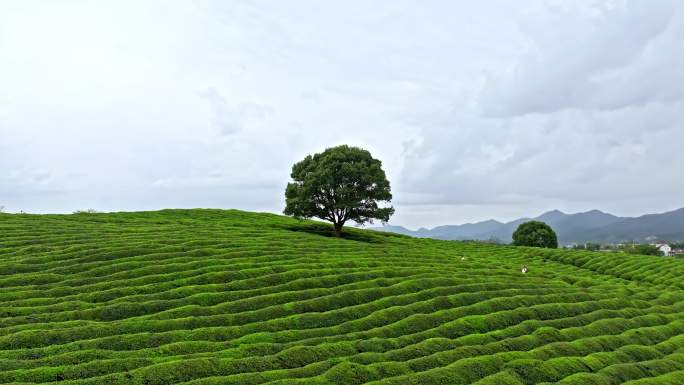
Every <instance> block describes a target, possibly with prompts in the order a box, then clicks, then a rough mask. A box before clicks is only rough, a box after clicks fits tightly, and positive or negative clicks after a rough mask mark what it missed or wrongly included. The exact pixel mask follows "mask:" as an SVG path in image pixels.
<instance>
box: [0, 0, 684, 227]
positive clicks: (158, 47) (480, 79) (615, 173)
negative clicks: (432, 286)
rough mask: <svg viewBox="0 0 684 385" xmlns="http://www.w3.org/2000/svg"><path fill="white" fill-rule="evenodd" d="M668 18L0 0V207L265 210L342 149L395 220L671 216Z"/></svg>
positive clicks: (598, 5)
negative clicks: (348, 147) (357, 149)
mask: <svg viewBox="0 0 684 385" xmlns="http://www.w3.org/2000/svg"><path fill="white" fill-rule="evenodd" d="M554 3H555V4H556V5H553V4H554ZM549 4H552V5H549ZM682 20H683V17H682V6H681V5H680V4H679V3H678V2H675V1H670V2H667V1H660V0H658V1H653V2H650V1H649V2H643V1H642V2H635V1H599V2H596V1H586V2H585V1H582V2H572V3H569V2H562V1H561V2H558V1H555V2H549V1H543V0H529V1H525V2H510V1H505V0H486V1H481V2H476V3H464V2H453V1H446V0H443V1H442V0H433V1H427V2H421V3H420V4H419V3H416V2H413V1H384V2H382V1H381V2H366V1H351V2H337V3H335V2H325V3H321V2H318V1H298V2H280V1H266V0H263V1H250V2H240V1H237V2H220V1H208V0H207V1H199V2H187V1H161V0H160V1H146V2H137V1H118V2H110V3H97V4H95V3H88V2H82V1H60V2H58V3H56V2H40V1H28V0H27V1H22V2H4V3H2V4H0V84H2V87H0V171H1V172H0V174H1V175H0V182H1V183H2V185H0V204H2V205H5V206H6V207H7V209H8V210H14V211H18V210H26V211H41V212H55V211H57V212H69V211H73V210H76V209H84V208H94V209H98V210H137V209H156V208H163V207H236V208H242V209H248V210H268V211H275V212H278V211H280V210H281V209H282V206H283V189H284V186H285V184H286V183H287V179H288V177H289V173H290V167H291V165H292V164H293V163H294V162H296V161H298V160H300V159H301V158H303V157H304V156H305V155H307V154H309V153H312V152H315V151H320V150H322V149H324V148H326V147H329V146H334V145H337V144H340V143H349V144H352V145H358V146H362V147H365V148H368V149H369V150H370V151H371V152H372V153H373V154H374V155H375V156H376V157H378V158H380V159H382V160H383V165H384V167H385V169H386V171H387V173H388V175H389V177H390V180H391V182H392V186H393V190H394V195H395V200H396V202H395V207H396V208H397V214H396V215H395V220H394V222H396V223H398V224H406V225H410V226H414V227H415V226H420V225H434V224H441V223H459V222H463V221H466V220H477V219H486V218H488V217H496V218H500V219H505V218H510V217H513V216H520V215H532V214H535V213H538V212H539V211H541V210H542V209H544V208H560V209H565V210H572V209H575V208H576V209H589V208H595V207H596V208H601V209H607V210H614V211H616V212H617V213H621V214H624V213H633V212H637V211H638V212H644V211H662V210H664V209H667V208H673V206H677V205H679V206H681V205H682V202H680V201H679V198H678V196H677V194H675V192H676V191H681V190H682V188H684V186H683V185H682V183H683V182H682V180H681V178H676V177H673V176H672V175H673V174H676V173H677V172H678V170H677V167H678V165H681V164H684V159H683V158H682V155H681V153H682V151H679V150H678V149H677V146H678V143H681V142H682V140H683V139H684V137H682V135H683V134H682V133H683V132H684V130H683V129H682V124H684V116H682V112H681V111H683V110H684V109H682V103H683V102H682V96H683V95H682V92H684V91H682V90H684V72H682V71H679V70H678V69H679V68H681V67H682V64H684V63H682V60H684V59H683V58H684V52H683V51H682V50H684V48H683V47H684V46H682V45H681V44H680V43H681V41H683V40H684V39H683V31H684V23H683V21H682ZM17 173H20V174H17ZM638 180H647V181H649V183H652V184H653V185H655V186H659V187H658V188H655V189H654V188H653V187H652V186H653V185H650V184H649V183H643V184H642V183H636V182H635V181H638Z"/></svg>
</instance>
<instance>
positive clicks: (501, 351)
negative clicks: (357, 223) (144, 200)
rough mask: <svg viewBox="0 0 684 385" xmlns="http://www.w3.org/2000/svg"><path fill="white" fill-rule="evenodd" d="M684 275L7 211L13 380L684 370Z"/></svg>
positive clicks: (681, 264) (266, 227)
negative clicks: (522, 269) (525, 270)
mask: <svg viewBox="0 0 684 385" xmlns="http://www.w3.org/2000/svg"><path fill="white" fill-rule="evenodd" d="M523 265H526V266H528V267H529V272H528V273H527V274H524V275H523V274H521V272H520V268H521V267H522V266H523ZM683 274H684V260H678V259H671V258H661V257H646V256H630V255H622V254H601V253H591V252H580V251H562V250H550V249H532V248H514V247H507V246H496V245H488V244H480V243H468V242H447V241H436V240H428V239H412V238H408V237H403V236H398V235H394V234H387V233H379V232H372V231H364V230H357V229H350V230H348V233H347V237H346V238H345V239H338V238H334V237H330V228H329V227H328V226H326V225H323V224H319V223H316V222H311V221H297V220H294V219H290V218H286V217H282V216H277V215H271V214H255V213H248V212H242V211H234V210H229V211H222V210H164V211H158V212H145V213H143V212H140V213H117V214H76V215H23V214H13V215H10V214H0V383H2V384H8V383H11V384H36V383H51V384H55V385H56V384H79V385H81V384H82V385H86V384H147V385H161V384H187V385H190V384H193V385H194V384H196V385H200V384H203V385H209V384H216V385H218V384H241V385H242V384H362V383H368V384H378V385H379V384H397V385H399V384H470V383H475V384H481V385H484V384H540V383H545V384H550V383H558V384H620V383H626V384H633V385H636V384H657V385H663V384H684V291H683V289H684V279H683V278H682V275H683Z"/></svg>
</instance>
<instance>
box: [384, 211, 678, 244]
mask: <svg viewBox="0 0 684 385" xmlns="http://www.w3.org/2000/svg"><path fill="white" fill-rule="evenodd" d="M529 220H538V221H542V222H545V223H547V224H548V225H549V226H551V227H552V228H553V229H554V230H555V231H556V234H558V240H559V242H560V243H561V244H568V243H574V242H576V243H584V242H590V241H591V242H600V243H608V242H621V241H629V240H634V241H637V242H644V241H646V240H647V238H649V237H656V238H661V239H666V240H684V208H681V209H678V210H675V211H670V212H666V213H662V214H649V215H643V216H640V217H636V218H631V217H618V216H615V215H612V214H608V213H604V212H602V211H599V210H591V211H587V212H583V213H575V214H566V213H563V212H561V211H559V210H552V211H548V212H546V213H544V214H542V215H540V216H538V217H535V218H520V219H516V220H514V221H510V222H506V223H502V222H499V221H495V220H488V221H483V222H476V223H466V224H463V225H446V226H438V227H435V228H432V229H425V228H421V229H419V230H415V231H414V230H409V229H407V228H405V227H401V226H384V227H378V228H374V230H380V231H391V232H396V233H400V234H406V235H411V236H415V237H421V238H437V239H448V240H465V239H478V240H491V239H498V240H500V241H502V242H511V240H512V239H511V237H512V234H513V232H514V231H515V229H516V228H517V227H518V225H520V224H521V223H523V222H526V221H529Z"/></svg>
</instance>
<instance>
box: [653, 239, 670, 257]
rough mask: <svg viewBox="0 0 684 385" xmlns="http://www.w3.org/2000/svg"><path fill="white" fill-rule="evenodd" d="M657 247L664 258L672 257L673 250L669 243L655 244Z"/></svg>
mask: <svg viewBox="0 0 684 385" xmlns="http://www.w3.org/2000/svg"><path fill="white" fill-rule="evenodd" d="M655 247H657V248H658V250H660V252H661V253H663V255H664V256H666V257H669V256H670V252H671V251H672V248H671V247H670V245H668V244H667V243H664V242H658V243H656V244H655Z"/></svg>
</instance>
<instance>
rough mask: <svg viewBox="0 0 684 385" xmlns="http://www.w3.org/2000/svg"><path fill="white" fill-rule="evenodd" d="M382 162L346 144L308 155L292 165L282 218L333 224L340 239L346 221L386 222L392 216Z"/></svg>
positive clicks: (388, 184) (368, 153)
mask: <svg viewBox="0 0 684 385" xmlns="http://www.w3.org/2000/svg"><path fill="white" fill-rule="evenodd" d="M381 166H382V162H380V161H379V160H378V159H375V158H373V157H372V156H371V154H370V152H368V151H366V150H364V149H361V148H358V147H350V146H347V145H342V146H337V147H332V148H328V149H326V150H325V151H323V152H322V153H318V154H314V155H308V156H307V157H306V158H304V159H303V160H302V161H300V162H298V163H295V164H294V165H293V166H292V173H291V175H290V176H291V177H292V182H290V183H288V185H287V188H286V189H285V203H286V206H285V210H284V211H283V212H284V213H285V214H286V215H291V216H294V217H297V218H313V217H315V218H320V219H323V220H327V221H330V222H332V223H333V225H334V228H335V235H336V236H340V235H341V232H342V227H343V226H344V224H345V223H346V222H347V221H350V220H351V221H354V222H356V223H359V224H364V223H367V222H369V223H372V222H373V220H375V219H377V220H380V221H382V222H387V221H388V220H389V218H390V216H391V215H392V214H393V213H394V208H393V207H392V206H388V207H381V206H380V205H379V204H378V203H382V202H386V203H388V202H390V201H391V200H392V194H391V192H390V183H389V181H388V180H387V177H386V176H385V172H384V171H383V170H382V167H381Z"/></svg>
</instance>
